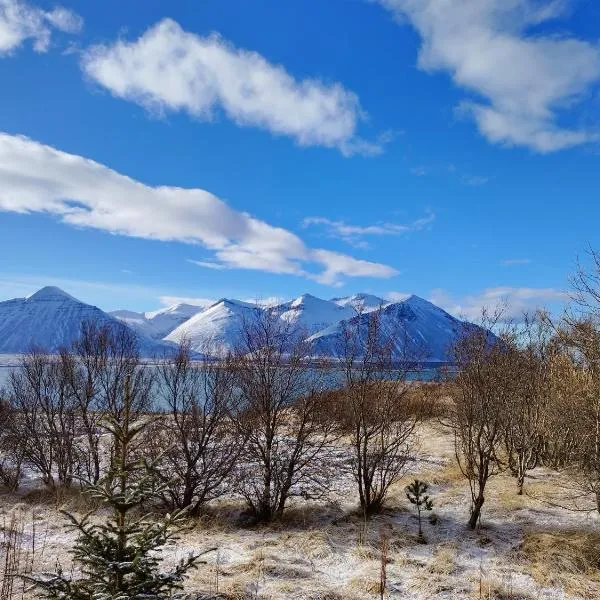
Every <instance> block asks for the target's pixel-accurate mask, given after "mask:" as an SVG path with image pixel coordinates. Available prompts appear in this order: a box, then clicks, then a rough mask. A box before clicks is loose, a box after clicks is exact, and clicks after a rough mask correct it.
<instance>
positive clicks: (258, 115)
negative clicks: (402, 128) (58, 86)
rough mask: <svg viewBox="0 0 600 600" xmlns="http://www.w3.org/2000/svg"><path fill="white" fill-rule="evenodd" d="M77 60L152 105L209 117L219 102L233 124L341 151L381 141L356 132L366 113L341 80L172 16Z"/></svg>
mask: <svg viewBox="0 0 600 600" xmlns="http://www.w3.org/2000/svg"><path fill="white" fill-rule="evenodd" d="M81 65H82V68H83V70H84V72H85V73H86V74H87V76H88V77H90V78H91V79H92V80H94V81H95V82H97V83H98V84H100V85H101V86H103V87H105V88H106V89H108V90H109V91H110V92H111V93H112V94H113V95H114V96H117V97H119V98H124V99H126V100H130V101H133V102H136V103H137V104H140V105H141V106H143V107H145V108H146V109H148V110H150V111H154V112H159V113H163V112H167V111H185V112H187V113H189V114H190V115H191V116H193V117H194V118H197V119H201V120H211V119H213V118H214V117H215V113H216V112H217V110H221V111H223V113H225V114H226V115H227V116H228V117H229V118H230V119H231V120H232V121H234V122H235V123H237V124H238V125H241V126H253V127H259V128H261V129H266V130H268V131H270V132H271V133H273V134H276V135H286V136H289V137H291V138H293V139H294V140H295V141H296V142H297V143H298V144H299V145H301V146H325V147H328V148H338V149H339V150H341V151H342V152H343V153H344V154H347V155H348V154H355V153H361V154H377V153H379V152H380V151H381V148H382V143H385V142H386V141H387V137H385V139H384V138H382V140H380V141H378V142H377V143H371V142H367V141H365V140H361V139H360V138H358V137H357V135H356V130H357V127H358V123H359V121H361V120H362V119H363V118H365V116H366V115H365V114H364V112H363V110H362V109H361V106H360V103H359V100H358V97H357V96H356V94H354V93H353V92H351V91H349V90H347V89H345V88H344V87H343V86H342V85H341V84H339V83H325V82H323V81H321V80H318V79H303V80H296V79H294V77H293V76H292V75H290V74H289V73H288V72H287V71H286V70H285V69H284V68H283V67H282V66H279V65H275V64H272V63H270V62H268V61H267V60H266V59H265V58H264V57H263V56H261V55H260V54H258V53H256V52H251V51H248V50H243V49H239V48H236V47H234V46H233V45H232V44H230V43H228V42H226V41H225V40H223V39H222V38H220V37H219V36H218V35H210V36H207V37H202V36H199V35H196V34H194V33H190V32H186V31H184V30H183V29H182V28H181V27H180V26H179V24H178V23H176V22H175V21H173V20H171V19H164V20H162V21H160V22H159V23H157V24H156V25H154V26H153V27H151V28H150V29H148V30H147V31H146V32H145V33H144V34H143V35H142V36H141V37H140V38H139V39H137V40H136V41H133V42H128V41H124V40H119V41H117V42H115V43H114V44H110V45H97V46H93V47H92V48H90V49H89V50H88V51H87V52H86V53H85V55H84V56H83V59H82V63H81ZM384 136H385V134H384Z"/></svg>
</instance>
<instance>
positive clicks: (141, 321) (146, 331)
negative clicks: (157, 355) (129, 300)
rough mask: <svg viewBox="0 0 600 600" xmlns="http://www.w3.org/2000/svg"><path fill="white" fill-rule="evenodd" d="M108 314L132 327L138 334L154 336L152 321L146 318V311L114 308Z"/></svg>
mask: <svg viewBox="0 0 600 600" xmlns="http://www.w3.org/2000/svg"><path fill="white" fill-rule="evenodd" d="M108 314H109V315H110V316H111V317H114V318H115V319H119V321H121V322H122V323H125V325H128V326H129V327H131V329H133V330H134V331H135V332H136V333H137V334H139V335H143V336H147V337H154V335H153V333H154V328H153V327H152V323H150V321H148V319H146V316H145V315H144V313H138V312H134V311H133V310H113V311H112V312H109V313H108Z"/></svg>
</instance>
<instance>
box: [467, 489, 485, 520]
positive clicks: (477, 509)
mask: <svg viewBox="0 0 600 600" xmlns="http://www.w3.org/2000/svg"><path fill="white" fill-rule="evenodd" d="M484 501H485V498H484V497H483V493H481V492H480V493H479V495H478V496H477V498H476V499H475V502H474V503H473V509H472V510H471V517H470V518H469V529H476V528H477V524H478V523H479V517H480V516H481V507H482V506H483V503H484Z"/></svg>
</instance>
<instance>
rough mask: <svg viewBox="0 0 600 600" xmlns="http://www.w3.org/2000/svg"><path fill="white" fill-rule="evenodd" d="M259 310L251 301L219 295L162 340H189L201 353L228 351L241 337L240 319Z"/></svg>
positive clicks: (178, 341)
mask: <svg viewBox="0 0 600 600" xmlns="http://www.w3.org/2000/svg"><path fill="white" fill-rule="evenodd" d="M259 310H261V309H260V308H258V307H257V306H256V305H255V304H249V303H247V302H241V301H239V300H229V299H227V298H223V299H222V300H219V301H218V302H216V303H215V304H213V305H212V306H210V307H209V308H207V309H205V310H203V311H201V312H199V313H198V314H196V315H194V316H193V317H191V318H190V319H188V320H187V321H185V322H184V323H183V324H182V325H180V326H179V327H177V328H176V329H175V330H174V331H172V332H171V333H170V334H169V335H167V336H166V337H165V338H164V339H165V341H168V342H174V343H176V344H178V343H181V342H182V341H183V340H187V341H189V343H190V345H191V347H192V349H193V350H195V351H196V352H199V353H201V354H211V355H219V354H226V353H227V352H229V351H232V350H234V349H235V348H236V346H237V345H238V343H239V341H240V339H241V333H242V328H243V325H244V322H246V321H247V320H249V319H252V318H254V316H255V315H256V311H259Z"/></svg>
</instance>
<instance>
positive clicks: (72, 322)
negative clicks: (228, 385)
mask: <svg viewBox="0 0 600 600" xmlns="http://www.w3.org/2000/svg"><path fill="white" fill-rule="evenodd" d="M357 308H358V311H357ZM379 308H381V317H380V318H381V331H382V334H383V335H384V336H385V337H386V338H389V339H393V340H394V342H393V343H394V351H393V354H394V358H395V359H396V360H402V359H403V358H410V359H411V360H413V359H419V360H421V361H430V362H436V361H437V362H439V361H443V362H446V361H448V360H449V355H448V350H449V348H450V346H451V345H452V343H453V342H454V341H456V339H457V338H458V336H460V335H461V334H462V333H464V331H465V327H474V325H472V324H469V323H463V322H462V321H460V320H458V319H456V318H454V317H452V316H451V315H449V314H448V313H447V312H445V311H444V310H442V309H441V308H439V307H437V306H435V305H434V304H432V303H431V302H428V301H427V300H423V299H422V298H419V297H417V296H410V297H409V298H407V299H406V300H404V301H402V302H396V303H388V304H386V303H385V302H384V301H383V300H382V299H381V298H378V297H377V296H372V295H370V294H355V295H353V296H348V297H345V298H334V299H332V300H323V299H321V298H317V297H315V296H312V295H310V294H304V295H302V296H300V297H299V298H296V299H295V300H291V301H289V302H285V303H282V304H279V305H277V306H275V307H270V308H266V307H263V306H260V305H257V304H253V303H248V302H241V301H239V300H231V299H226V298H223V299H221V300H219V301H218V302H215V303H214V304H213V305H211V306H209V307H208V308H203V307H201V306H194V305H189V304H177V305H175V306H171V307H167V308H164V309H161V310H157V311H153V312H145V313H141V312H134V311H128V310H121V311H115V312H113V313H111V314H107V313H105V312H103V311H102V310H100V309H99V308H97V307H95V306H91V305H89V304H85V303H83V302H80V301H79V300H77V299H76V298H73V297H72V296H70V295H69V294H67V293H66V292H63V291H62V290H60V289H58V288H55V287H45V288H42V289H41V290H39V291H38V292H36V293H35V294H33V295H32V296H30V297H28V298H17V299H14V300H7V301H6V302H0V353H2V354H7V353H11V354H18V353H21V352H27V351H28V350H29V349H30V348H31V347H32V346H33V345H35V346H40V347H43V348H45V349H47V350H48V351H50V352H55V351H57V350H58V349H59V348H60V347H61V346H68V345H69V344H71V342H72V341H73V340H75V339H76V338H77V337H78V336H79V333H80V331H81V325H82V323H83V322H84V321H95V322H96V323H99V324H102V325H103V324H109V325H111V326H115V327H123V326H126V327H129V328H131V329H133V330H134V331H135V332H136V333H137V335H138V340H139V344H140V350H141V353H142V354H143V355H144V356H156V355H161V354H164V352H165V351H167V350H168V348H170V347H171V348H172V347H173V344H177V343H181V342H182V341H183V340H188V341H189V342H190V345H191V348H192V350H193V351H195V352H197V353H198V354H199V355H203V354H212V355H220V354H224V353H227V352H229V351H232V350H234V349H235V348H236V347H237V346H238V345H239V343H240V341H241V334H242V332H243V327H244V323H245V322H249V321H251V320H252V319H254V318H256V315H257V314H259V313H260V311H265V310H269V311H273V314H275V315H276V316H277V317H278V318H280V319H282V320H284V321H286V322H287V323H290V324H291V325H293V326H294V328H295V329H296V330H297V331H298V332H302V333H303V334H304V335H306V336H308V337H307V339H308V341H310V343H311V345H312V352H313V355H314V356H319V357H329V358H334V357H338V356H339V355H340V352H341V342H342V340H343V335H344V331H345V328H346V327H350V328H353V327H355V326H356V324H357V323H358V324H359V325H360V329H361V331H362V332H365V333H366V324H367V322H368V319H369V318H371V316H370V313H372V312H373V311H374V310H377V309H379ZM361 335H364V333H362V334H361ZM161 338H162V340H161ZM359 343H360V342H359ZM363 343H364V342H363Z"/></svg>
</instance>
